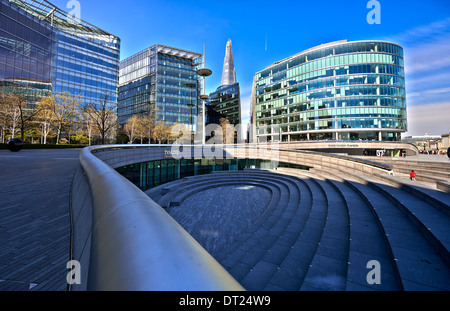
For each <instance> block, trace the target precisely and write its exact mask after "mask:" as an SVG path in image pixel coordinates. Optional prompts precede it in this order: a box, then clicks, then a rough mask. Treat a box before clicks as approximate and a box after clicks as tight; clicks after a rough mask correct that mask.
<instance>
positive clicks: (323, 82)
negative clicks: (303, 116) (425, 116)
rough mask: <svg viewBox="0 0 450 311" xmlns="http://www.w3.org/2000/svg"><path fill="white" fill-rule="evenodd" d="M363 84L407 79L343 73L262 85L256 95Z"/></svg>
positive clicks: (395, 81) (292, 92)
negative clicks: (303, 80) (327, 76)
mask: <svg viewBox="0 0 450 311" xmlns="http://www.w3.org/2000/svg"><path fill="white" fill-rule="evenodd" d="M362 84H385V85H396V86H400V87H405V79H404V78H402V77H399V76H395V75H381V74H356V75H355V74H353V75H342V76H337V77H329V78H322V77H321V78H319V79H311V80H310V81H309V82H304V83H300V84H297V81H296V80H289V81H283V82H282V83H277V84H275V85H272V86H267V87H261V88H259V89H257V90H256V95H262V94H266V95H267V94H268V93H272V92H275V93H273V94H270V95H269V96H272V97H273V96H274V94H278V97H281V95H283V94H285V95H286V94H288V93H289V95H291V94H295V93H299V92H305V91H309V90H313V89H319V88H324V87H334V86H343V85H362Z"/></svg>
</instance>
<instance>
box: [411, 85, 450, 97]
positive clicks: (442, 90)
mask: <svg viewBox="0 0 450 311" xmlns="http://www.w3.org/2000/svg"><path fill="white" fill-rule="evenodd" d="M449 92H450V87H444V88H439V89H431V90H425V91H420V92H414V93H408V95H407V96H408V97H418V96H427V95H436V94H441V93H449Z"/></svg>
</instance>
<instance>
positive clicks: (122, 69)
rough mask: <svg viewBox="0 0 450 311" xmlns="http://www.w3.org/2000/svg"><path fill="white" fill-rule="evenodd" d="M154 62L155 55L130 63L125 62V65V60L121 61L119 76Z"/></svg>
mask: <svg viewBox="0 0 450 311" xmlns="http://www.w3.org/2000/svg"><path fill="white" fill-rule="evenodd" d="M155 63H156V55H153V56H151V57H144V58H142V59H137V60H136V61H135V62H132V63H130V62H127V65H126V66H125V62H121V64H120V76H125V75H128V74H130V73H132V72H134V71H137V70H140V69H142V68H146V67H149V66H152V65H154V64H155Z"/></svg>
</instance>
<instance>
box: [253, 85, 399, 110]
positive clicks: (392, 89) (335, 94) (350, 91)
mask: <svg viewBox="0 0 450 311" xmlns="http://www.w3.org/2000/svg"><path fill="white" fill-rule="evenodd" d="M366 95H378V96H380V95H387V96H398V97H401V98H404V97H405V89H404V88H400V87H397V86H386V85H379V86H366V85H364V86H361V85H357V86H346V87H336V88H327V89H319V90H314V91H311V92H304V93H301V94H297V95H292V96H290V98H282V99H275V100H274V99H273V98H272V97H268V98H265V97H264V96H260V97H257V98H256V103H257V104H261V103H269V102H270V104H271V106H272V107H282V106H287V105H291V104H294V103H301V102H306V101H312V100H316V99H326V98H334V99H339V98H340V97H343V96H366Z"/></svg>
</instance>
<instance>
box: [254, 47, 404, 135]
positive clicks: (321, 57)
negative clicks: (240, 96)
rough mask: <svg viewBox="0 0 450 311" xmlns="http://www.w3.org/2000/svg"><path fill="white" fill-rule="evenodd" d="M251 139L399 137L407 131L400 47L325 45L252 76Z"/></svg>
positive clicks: (402, 61)
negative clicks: (274, 137) (275, 137)
mask: <svg viewBox="0 0 450 311" xmlns="http://www.w3.org/2000/svg"><path fill="white" fill-rule="evenodd" d="M250 120H251V123H252V128H251V133H252V134H251V139H252V141H254V142H255V141H270V140H272V139H273V136H274V135H276V136H277V139H280V140H281V141H301V140H380V141H381V140H383V141H400V140H401V134H402V133H404V132H406V131H407V118H406V93H405V72H404V60H403V49H402V47H400V46H398V45H396V44H394V43H389V42H382V41H355V42H349V41H348V40H344V41H337V42H332V43H328V44H323V45H320V46H317V47H314V48H311V49H309V50H306V51H304V52H301V53H299V54H296V55H294V56H291V57H289V58H286V59H284V60H281V61H279V62H276V63H274V64H272V65H271V66H269V67H267V68H265V69H264V70H261V71H259V72H257V73H256V74H255V76H254V86H253V95H252V107H251V113H250Z"/></svg>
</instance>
